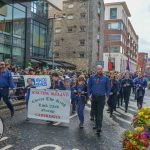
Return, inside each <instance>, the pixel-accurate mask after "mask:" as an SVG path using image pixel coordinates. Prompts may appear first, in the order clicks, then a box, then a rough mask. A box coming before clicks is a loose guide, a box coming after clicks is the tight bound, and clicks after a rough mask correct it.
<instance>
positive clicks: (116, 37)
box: [108, 34, 121, 41]
mask: <svg viewBox="0 0 150 150" xmlns="http://www.w3.org/2000/svg"><path fill="white" fill-rule="evenodd" d="M108 40H109V41H111V40H112V41H121V34H110V35H108Z"/></svg>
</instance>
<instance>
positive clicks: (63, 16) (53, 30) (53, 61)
mask: <svg viewBox="0 0 150 150" xmlns="http://www.w3.org/2000/svg"><path fill="white" fill-rule="evenodd" d="M59 18H62V19H64V18H66V15H65V14H63V15H62V16H58V17H57V16H56V14H54V16H53V17H52V18H49V20H53V22H52V24H53V29H52V38H51V48H52V68H53V69H54V63H55V52H54V42H55V19H59Z"/></svg>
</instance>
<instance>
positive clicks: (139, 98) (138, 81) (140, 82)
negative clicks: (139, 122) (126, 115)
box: [134, 72, 147, 109]
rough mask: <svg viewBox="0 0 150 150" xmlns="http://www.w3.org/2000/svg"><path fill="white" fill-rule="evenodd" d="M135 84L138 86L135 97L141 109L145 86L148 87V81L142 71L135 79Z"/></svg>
mask: <svg viewBox="0 0 150 150" xmlns="http://www.w3.org/2000/svg"><path fill="white" fill-rule="evenodd" d="M134 85H135V87H136V93H135V94H136V96H135V97H136V100H137V106H138V109H141V108H142V105H143V99H144V95H145V88H146V87H147V81H146V80H145V79H144V78H143V76H142V73H141V72H139V74H138V77H137V78H135V79H134Z"/></svg>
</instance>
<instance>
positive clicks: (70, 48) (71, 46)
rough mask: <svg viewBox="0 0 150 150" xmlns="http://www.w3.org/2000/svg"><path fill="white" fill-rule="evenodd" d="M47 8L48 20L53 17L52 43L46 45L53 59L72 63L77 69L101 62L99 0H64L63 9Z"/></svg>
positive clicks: (102, 24)
mask: <svg viewBox="0 0 150 150" xmlns="http://www.w3.org/2000/svg"><path fill="white" fill-rule="evenodd" d="M50 10H51V11H50V14H52V12H53V15H50V16H49V17H50V21H51V20H53V21H54V20H55V21H54V22H55V23H54V41H55V45H52V47H51V48H50V49H52V50H53V53H54V54H55V56H54V58H55V60H63V61H66V62H68V63H71V64H74V65H76V66H77V69H78V70H92V69H93V67H94V66H95V64H96V62H97V63H102V60H103V42H104V35H103V27H104V3H103V0H94V1H93V0H65V1H64V2H63V11H61V12H57V11H54V10H53V9H51V8H50ZM52 18H53V19H52ZM54 18H55V19H54Z"/></svg>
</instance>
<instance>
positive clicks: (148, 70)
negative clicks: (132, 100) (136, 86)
mask: <svg viewBox="0 0 150 150" xmlns="http://www.w3.org/2000/svg"><path fill="white" fill-rule="evenodd" d="M145 72H146V74H147V75H149V76H150V58H148V61H147V64H146V71H145Z"/></svg>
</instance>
